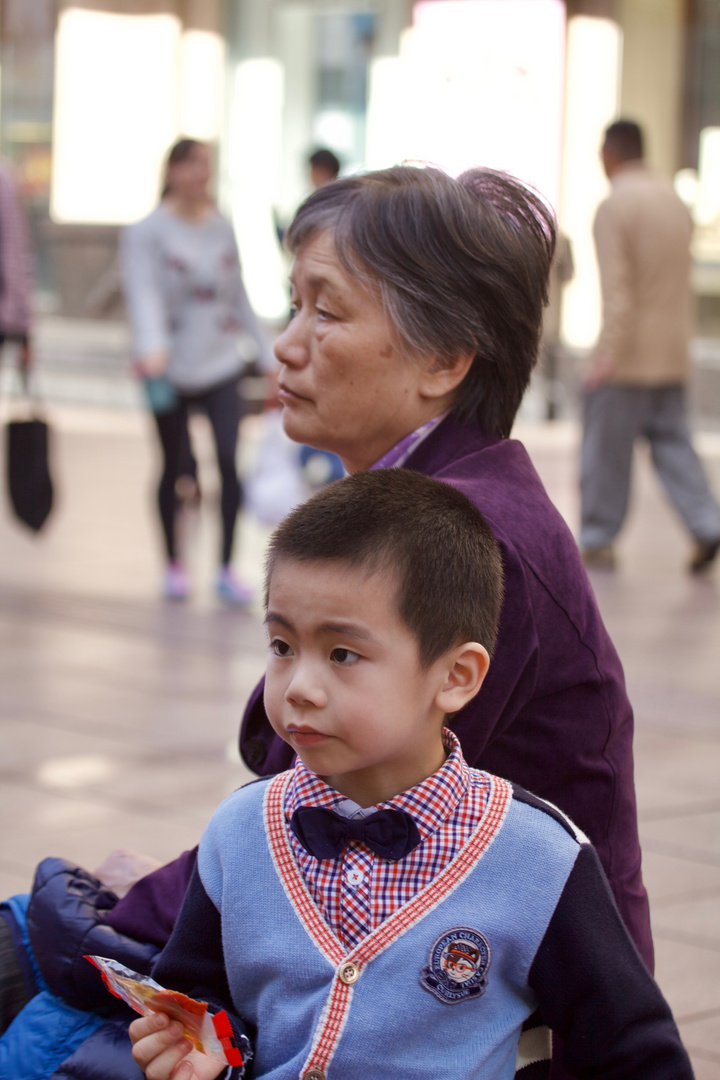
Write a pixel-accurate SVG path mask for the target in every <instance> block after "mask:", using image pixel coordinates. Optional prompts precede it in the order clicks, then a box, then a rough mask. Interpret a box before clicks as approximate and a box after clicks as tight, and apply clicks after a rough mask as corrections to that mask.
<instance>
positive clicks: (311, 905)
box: [130, 469, 692, 1080]
mask: <svg viewBox="0 0 720 1080" xmlns="http://www.w3.org/2000/svg"><path fill="white" fill-rule="evenodd" d="M501 599H502V571H501V562H500V555H499V551H498V547H497V544H496V542H495V540H494V538H493V536H492V534H491V532H490V530H489V528H488V526H487V525H486V524H485V522H484V520H483V518H482V517H481V515H480V513H479V512H478V511H477V510H476V509H475V508H474V507H473V505H472V504H471V503H470V502H469V501H468V500H467V499H466V498H465V496H464V495H463V494H462V493H460V492H458V491H457V490H455V489H454V488H451V487H449V486H447V485H445V484H441V483H439V482H438V481H435V480H430V479H428V478H427V477H425V476H422V475H420V474H419V473H414V472H412V471H410V470H405V469H397V470H380V471H376V472H363V473H357V474H355V475H353V476H351V477H349V478H347V479H345V480H341V481H339V482H338V483H336V484H333V485H332V486H330V487H329V488H326V489H325V490H323V491H322V492H320V493H319V494H318V495H316V496H315V497H314V498H313V499H311V500H310V501H309V502H307V503H305V505H304V506H301V507H300V508H299V509H297V510H296V511H294V513H293V514H291V515H290V517H289V518H287V519H286V521H284V522H283V524H282V525H281V526H280V527H279V528H278V529H277V531H276V532H275V534H274V536H273V539H272V541H271V545H270V553H269V557H268V566H267V584H266V604H267V618H266V623H267V627H268V633H269V639H270V646H269V657H268V664H267V677H266V685H265V706H266V709H267V713H268V716H269V717H270V720H271V722H272V725H273V728H274V729H275V731H276V732H277V733H278V734H279V735H280V736H281V737H282V738H283V739H285V740H286V741H287V742H288V743H289V744H290V745H291V746H292V747H293V749H294V750H295V751H296V753H297V762H296V765H295V768H294V769H293V770H291V771H289V772H287V773H283V774H281V775H280V776H276V777H274V778H272V779H269V780H267V779H266V780H262V781H257V782H255V783H253V784H249V785H248V786H246V787H244V788H242V789H240V790H239V791H236V792H235V793H234V794H233V795H231V796H230V797H229V798H228V799H226V800H225V802H224V803H223V804H222V805H221V806H220V808H219V809H218V811H217V812H216V813H215V815H214V816H213V818H212V820H211V822H210V824H209V826H208V828H207V830H206V832H205V835H204V836H203V839H202V842H201V844H200V852H199V857H198V868H197V870H196V872H195V876H194V878H193V881H192V883H191V885H190V888H189V891H188V894H187V896H186V899H185V903H184V905H183V909H182V911H181V913H180V916H179V919H178V923H177V926H176V928H175V931H174V933H173V936H172V938H171V940H170V942H169V944H168V945H167V947H166V949H165V951H164V952H163V954H162V956H161V958H160V961H159V963H158V965H157V966H156V969H155V970H154V972H153V976H154V977H155V978H156V979H157V980H158V981H159V982H161V983H162V984H164V985H166V986H168V987H171V988H173V989H181V990H185V991H186V992H187V993H189V994H191V995H193V996H195V997H201V998H203V999H205V1000H209V1001H210V1002H211V1004H213V1005H214V1006H217V1007H220V1006H224V1007H228V1008H229V1009H230V1010H232V1011H233V1016H234V1021H233V1022H234V1025H235V1028H236V1034H237V1037H238V1039H239V1040H240V1041H241V1042H242V1040H243V1036H242V1035H241V1032H243V1031H247V1032H248V1033H249V1034H250V1035H251V1037H252V1041H253V1044H254V1054H255V1057H254V1060H253V1062H252V1065H251V1071H252V1076H254V1077H267V1078H273V1080H326V1078H327V1080H361V1078H362V1080H367V1077H372V1078H382V1080H430V1078H433V1080H436V1078H438V1077H445V1078H447V1080H470V1078H473V1080H480V1078H482V1080H512V1078H513V1077H514V1076H516V1075H517V1076H518V1078H519V1080H536V1078H539V1077H547V1076H549V1068H550V1057H551V1045H550V1033H549V1030H548V1029H549V1028H551V1029H552V1030H553V1031H555V1032H557V1034H558V1035H559V1036H560V1038H561V1039H562V1041H563V1044H564V1064H565V1068H566V1069H567V1070H568V1071H569V1073H570V1074H571V1075H573V1076H577V1077H588V1078H589V1077H603V1078H607V1080H611V1078H612V1080H630V1078H632V1080H638V1078H639V1077H642V1078H643V1080H691V1078H692V1071H691V1068H690V1065H689V1062H688V1059H687V1056H686V1054H685V1051H684V1050H683V1048H682V1046H681V1043H680V1039H679V1036H678V1033H677V1030H676V1028H675V1025H674V1023H673V1020H672V1017H671V1014H670V1011H669V1009H668V1006H667V1005H666V1003H665V1001H664V1000H663V997H662V995H661V993H660V991H659V989H658V988H657V986H656V985H655V983H654V982H653V980H652V978H651V976H650V975H649V974H648V972H647V969H646V968H645V967H644V965H643V962H642V960H641V959H640V957H639V955H638V953H637V951H636V949H635V947H634V945H633V943H632V942H631V940H630V938H629V936H628V934H627V932H626V931H625V928H624V926H623V924H622V922H621V920H620V917H619V915H618V913H617V910H616V908H615V906H614V903H613V900H612V899H611V895H610V892H609V888H608V886H607V883H606V881H605V878H604V876H603V871H602V869H601V867H600V863H599V862H598V859H597V856H596V854H595V852H594V849H593V848H592V847H591V846H590V844H589V843H588V841H587V840H586V839H585V837H583V836H582V835H580V834H579V833H578V832H577V830H576V829H575V828H574V827H573V825H572V823H571V822H569V821H568V820H567V819H566V818H565V817H564V816H563V815H562V814H561V813H560V812H559V811H558V810H556V809H555V808H554V807H552V806H550V805H549V804H547V803H543V802H541V801H540V800H538V799H536V798H535V797H533V796H532V795H529V794H527V793H526V792H524V791H522V790H520V789H518V788H515V787H513V785H512V784H510V783H508V782H506V781H505V780H502V779H500V778H498V777H494V776H491V775H489V774H487V773H482V772H479V771H477V770H474V769H470V768H469V767H468V766H467V765H466V763H465V762H464V760H463V757H462V753H461V751H460V747H459V744H458V742H457V740H456V739H455V737H454V736H453V735H452V734H451V733H450V732H449V731H448V730H447V729H444V728H443V721H444V719H445V717H446V716H447V715H449V714H451V713H454V712H456V711H457V710H458V709H460V708H462V706H463V705H464V704H465V703H466V702H468V701H469V700H470V699H471V698H472V697H473V696H474V695H475V694H476V693H477V692H478V690H479V689H480V686H481V684H482V682H483V679H484V677H485V674H486V672H487V669H488V664H489V654H490V653H492V649H493V645H494V642H495V637H496V632H497V622H498V615H499V611H500V604H501ZM240 1018H242V1020H240ZM243 1025H245V1026H243ZM130 1032H131V1037H132V1039H133V1042H134V1044H135V1045H134V1050H133V1053H134V1056H135V1059H136V1061H137V1062H138V1064H139V1065H140V1066H141V1068H143V1069H144V1070H145V1072H146V1075H147V1076H148V1077H149V1078H151V1080H165V1078H170V1077H173V1078H174V1080H180V1078H182V1080H191V1078H194V1080H211V1078H214V1077H216V1076H218V1075H220V1074H221V1073H222V1068H218V1066H217V1065H216V1064H214V1063H213V1062H211V1061H210V1060H209V1059H208V1058H205V1057H203V1055H201V1054H198V1053H197V1052H196V1051H194V1050H190V1048H189V1044H188V1043H187V1041H186V1040H184V1039H183V1038H182V1032H181V1029H180V1027H179V1025H177V1024H175V1023H174V1022H171V1021H170V1020H169V1018H168V1017H166V1016H164V1015H155V1016H151V1017H144V1018H142V1019H140V1020H136V1021H135V1022H134V1023H133V1024H132V1025H131V1028H130ZM244 1045H246V1044H244ZM228 1075H229V1076H231V1077H233V1078H234V1077H239V1076H241V1075H243V1073H242V1070H241V1069H239V1068H236V1069H235V1070H232V1071H228Z"/></svg>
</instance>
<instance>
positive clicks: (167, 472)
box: [155, 377, 242, 566]
mask: <svg viewBox="0 0 720 1080" xmlns="http://www.w3.org/2000/svg"><path fill="white" fill-rule="evenodd" d="M191 407H192V408H200V409H202V410H203V412H204V413H206V415H207V417H208V419H209V421H210V423H211V425H212V429H213V436H214V438H215V451H216V454H217V462H218V468H219V469H220V478H221V481H222V495H221V499H220V508H221V513H222V523H223V538H222V555H221V558H222V564H223V566H227V565H228V563H229V562H230V559H231V557H232V547H233V539H234V536H235V521H236V519H237V513H238V510H239V509H240V503H241V498H242V489H241V486H240V480H239V479H238V474H237V467H236V465H235V452H236V449H237V440H238V425H239V423H240V415H241V402H240V396H239V394H238V380H237V377H235V378H233V379H231V380H230V381H229V382H224V383H221V384H220V385H219V386H213V387H211V388H210V389H209V390H203V391H201V392H198V393H196V394H186V393H183V394H179V395H178V403H177V405H176V407H175V408H174V409H173V410H172V412H169V413H163V414H162V415H157V414H155V422H156V423H157V428H158V432H159V434H160V442H161V444H162V450H163V458H164V468H163V474H162V478H161V480H160V487H159V489H158V506H159V507H160V520H161V522H162V528H163V535H164V537H165V547H166V549H167V555H168V559H170V560H173V559H175V558H176V557H177V548H176V544H175V516H176V513H177V494H176V489H175V486H176V483H177V479H178V477H179V476H182V475H183V472H186V471H187V468H188V464H189V463H190V462H192V461H193V457H192V452H191V450H190V437H189V434H188V411H189V409H190V408H191Z"/></svg>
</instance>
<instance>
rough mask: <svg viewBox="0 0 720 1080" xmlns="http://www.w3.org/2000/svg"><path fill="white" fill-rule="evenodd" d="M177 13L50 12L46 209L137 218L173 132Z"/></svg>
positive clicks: (155, 190)
mask: <svg viewBox="0 0 720 1080" xmlns="http://www.w3.org/2000/svg"><path fill="white" fill-rule="evenodd" d="M179 45H180V22H179V20H178V19H177V18H175V16H172V15H141V16H135V15H117V14H110V13H107V12H100V11H88V10H81V9H79V8H68V9H65V10H64V11H61V13H60V16H59V20H58V29H57V37H56V51H55V99H54V107H55V115H54V136H53V171H52V190H51V214H52V217H53V218H54V219H55V220H56V221H59V222H96V223H102V222H111V223H124V222H130V221H137V220H138V218H141V217H143V216H144V215H145V214H147V213H148V212H149V211H150V210H151V209H152V207H153V206H154V205H155V203H156V202H157V199H158V195H159V179H160V170H161V163H162V159H163V156H164V154H165V152H166V150H167V147H168V146H169V144H170V143H171V142H172V140H173V139H174V138H175V136H176V134H177V118H178V117H177V91H176V84H177V56H178V49H179Z"/></svg>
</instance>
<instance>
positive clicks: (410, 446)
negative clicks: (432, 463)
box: [370, 413, 447, 471]
mask: <svg viewBox="0 0 720 1080" xmlns="http://www.w3.org/2000/svg"><path fill="white" fill-rule="evenodd" d="M446 416H447V413H441V414H440V416H434V417H433V418H432V420H428V421H427V423H425V424H421V425H420V427H419V428H416V429H415V431H411V432H410V434H409V435H406V436H405V438H404V439H401V440H400V442H399V443H395V445H394V446H393V447H391V449H390V450H388V451H387V453H386V454H383V456H382V457H381V458H380V459H379V460H378V461H376V462H375V464H374V465H371V466H370V471H372V470H373V469H399V468H400V466H401V465H404V464H405V462H406V461H407V459H408V458H409V457H410V455H411V454H412V452H413V450H416V449H417V447H418V446H419V445H420V443H421V442H422V441H423V440H424V439H427V437H428V435H429V434H430V432H431V431H434V430H435V428H436V427H437V426H438V424H439V423H440V421H441V420H444V419H445V417H446Z"/></svg>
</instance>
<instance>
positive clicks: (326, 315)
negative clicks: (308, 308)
mask: <svg viewBox="0 0 720 1080" xmlns="http://www.w3.org/2000/svg"><path fill="white" fill-rule="evenodd" d="M316 311H317V313H318V318H319V319H323V320H325V321H327V320H328V319H334V318H335V316H334V315H333V314H332V312H331V311H326V310H325V309H324V308H316Z"/></svg>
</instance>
